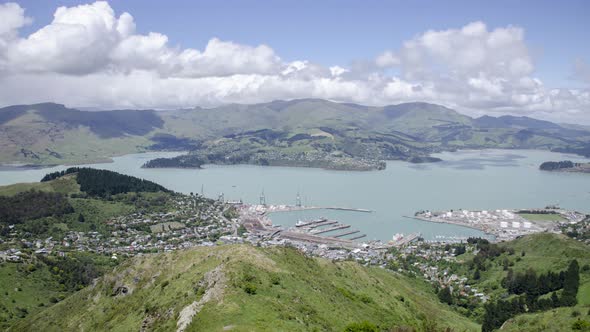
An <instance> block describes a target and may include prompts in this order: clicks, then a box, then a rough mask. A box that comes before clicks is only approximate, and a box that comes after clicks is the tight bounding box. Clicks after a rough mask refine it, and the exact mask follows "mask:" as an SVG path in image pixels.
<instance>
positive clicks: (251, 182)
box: [0, 150, 590, 240]
mask: <svg viewBox="0 0 590 332" xmlns="http://www.w3.org/2000/svg"><path fill="white" fill-rule="evenodd" d="M172 155H175V153H145V154H134V155H127V156H122V157H117V158H114V162H113V163H109V164H95V165H88V166H92V167H95V168H103V169H109V170H113V171H117V172H120V173H125V174H129V175H133V176H137V177H141V178H145V179H149V180H152V181H155V182H157V183H160V184H162V185H164V186H166V187H168V188H170V189H173V190H175V191H180V192H184V193H189V192H195V193H199V192H200V191H201V187H202V186H203V189H204V194H205V195H206V196H209V197H212V198H216V197H217V195H218V194H219V193H220V192H223V193H224V194H225V198H226V199H231V200H234V199H243V200H244V201H245V202H248V203H257V202H258V200H259V196H260V193H261V191H262V190H264V192H265V195H266V202H267V203H268V204H295V198H296V195H297V193H298V192H299V193H300V195H301V197H302V202H303V204H304V205H315V206H344V207H354V208H363V209H370V210H373V211H374V212H373V213H355V212H344V211H328V210H318V211H304V212H290V213H275V214H273V215H272V220H273V222H274V223H276V224H282V225H292V224H294V223H295V222H297V220H298V219H311V218H317V217H327V218H330V219H337V220H339V221H342V222H344V223H349V224H352V225H353V228H356V229H359V230H361V232H362V233H364V234H367V238H368V239H381V240H389V239H390V238H391V236H392V235H393V234H395V233H406V234H407V233H413V232H421V233H422V234H423V236H424V237H425V238H427V239H433V238H435V236H437V235H438V236H472V235H481V233H480V232H478V231H476V230H472V229H468V228H463V227H458V226H454V225H443V224H433V223H428V222H423V221H418V220H413V219H408V218H404V217H403V216H407V215H409V216H411V215H413V214H414V212H416V211H418V210H447V209H458V208H464V209H487V210H491V209H510V208H534V207H544V206H546V205H548V204H559V205H560V206H561V207H563V208H567V209H575V210H579V211H583V212H590V174H577V173H550V172H541V171H539V170H538V165H539V164H540V163H541V162H543V161H547V160H565V159H569V160H573V161H588V160H587V159H585V158H581V157H579V156H573V155H564V154H559V153H552V152H546V151H530V150H485V151H460V152H452V153H450V152H449V153H441V154H438V155H437V156H438V157H440V158H442V159H444V160H445V161H444V162H441V163H435V164H421V165H414V164H409V163H405V162H388V163H387V169H386V170H384V171H372V172H345V171H329V170H321V169H308V168H292V167H262V166H249V165H238V166H213V165H211V166H206V168H205V169H201V170H183V169H142V168H140V166H141V165H142V164H143V163H144V162H145V161H147V160H149V159H152V158H156V157H162V156H172ZM64 168H65V167H62V166H60V167H54V168H48V169H28V170H22V169H19V170H15V169H7V168H4V169H1V170H0V185H5V184H12V183H17V182H32V181H39V180H40V179H41V177H42V176H43V175H44V174H46V173H48V172H51V171H54V170H61V169H64Z"/></svg>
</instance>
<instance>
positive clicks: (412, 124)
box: [0, 99, 590, 165]
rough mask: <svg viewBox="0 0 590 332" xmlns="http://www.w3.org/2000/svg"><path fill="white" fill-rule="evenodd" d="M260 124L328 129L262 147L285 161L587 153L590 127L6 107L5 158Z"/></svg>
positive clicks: (298, 112) (364, 111)
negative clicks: (484, 152)
mask: <svg viewBox="0 0 590 332" xmlns="http://www.w3.org/2000/svg"><path fill="white" fill-rule="evenodd" d="M263 129H266V130H273V131H277V132H280V133H281V134H283V135H284V136H285V137H286V138H290V137H301V136H297V135H314V134H317V133H324V134H327V135H326V136H325V137H326V138H325V139H323V140H320V141H315V140H307V141H306V140H302V141H300V142H299V145H302V146H301V147H298V149H295V150H293V149H292V146H290V145H288V143H285V142H284V141H278V142H262V143H261V144H262V145H263V148H262V149H261V150H270V151H267V152H269V153H270V156H273V155H280V154H282V153H284V154H286V156H287V159H288V158H291V159H292V158H297V156H295V155H294V154H296V153H299V152H311V153H320V154H321V158H323V159H322V160H325V159H326V156H328V157H332V155H331V153H332V152H336V153H338V154H342V155H344V157H355V158H362V159H365V160H366V159H380V160H384V159H402V160H411V158H412V157H415V156H425V155H428V154H429V153H432V152H435V151H441V150H453V149H461V148H533V149H534V148H537V149H560V150H561V151H567V152H572V153H581V154H588V151H589V149H590V131H588V130H585V129H584V128H582V127H575V128H574V127H571V126H569V127H563V126H560V125H557V124H553V123H550V122H547V121H540V120H535V119H530V118H524V117H520V118H519V117H509V116H508V117H500V118H494V117H489V116H487V117H482V118H478V119H473V118H471V117H468V116H466V115H463V114H460V113H458V112H456V111H454V110H452V109H449V108H446V107H443V106H440V105H435V104H428V103H406V104H399V105H390V106H385V107H369V106H362V105H355V104H342V103H334V102H330V101H326V100H320V99H300V100H291V101H274V102H270V103H261V104H252V105H241V104H230V105H224V106H220V107H216V108H213V109H203V108H195V109H184V110H169V111H159V112H155V111H150V110H145V111H142V110H119V111H104V112H81V111H78V110H75V109H69V108H66V107H64V106H63V105H58V104H51V103H44V104H36V105H18V106H10V107H6V108H2V109H0V162H2V163H26V164H42V165H48V164H67V163H80V162H89V161H104V160H108V158H110V157H112V156H115V155H118V154H124V153H132V152H138V151H145V150H147V149H180V150H192V149H198V147H199V146H201V143H202V142H205V143H207V144H205V145H203V146H205V147H207V149H209V150H210V147H211V145H212V144H216V143H217V142H218V140H219V139H221V138H223V137H224V136H227V135H236V134H241V133H244V132H252V131H257V130H263ZM244 139H246V141H244ZM250 142H252V143H254V144H256V143H257V141H256V137H243V136H240V137H238V138H237V139H231V140H230V142H223V144H224V145H225V146H224V147H222V151H221V152H226V150H231V149H239V148H242V147H243V146H244V144H246V143H250ZM258 143H259V142H258ZM254 147H256V148H257V146H254ZM359 151H361V152H362V151H368V152H366V153H359ZM208 152H212V153H213V154H216V153H218V151H217V150H215V149H214V150H213V151H208ZM280 158H281V159H280V160H281V161H283V160H284V159H285V158H284V156H280ZM264 159H268V156H264ZM328 159H329V158H328ZM254 160H257V159H256V158H254ZM278 164H281V163H280V162H279V163H278Z"/></svg>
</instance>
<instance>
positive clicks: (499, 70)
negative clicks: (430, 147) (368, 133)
mask: <svg viewBox="0 0 590 332" xmlns="http://www.w3.org/2000/svg"><path fill="white" fill-rule="evenodd" d="M30 22H31V18H28V17H27V16H26V15H25V11H24V9H23V8H21V7H20V6H19V5H18V4H15V3H6V4H0V87H2V88H1V89H0V104H2V105H9V104H22V103H34V102H43V101H55V102H61V103H65V104H68V105H70V106H94V107H102V108H133V107H138V108H175V107H192V106H195V105H203V106H214V105H219V104H223V103H233V102H237V103H255V102H264V101H270V100H275V99H293V98H307V97H313V98H325V99H330V100H335V101H343V102H356V103H361V104H369V105H385V104H395V103H401V102H406V101H427V102H433V103H439V104H443V105H445V106H449V107H453V108H455V109H457V110H459V111H462V112H465V113H468V114H471V115H482V114H484V113H494V112H495V113H497V114H500V113H513V114H522V115H533V116H539V117H543V118H547V119H551V120H558V121H575V122H580V123H582V122H585V123H590V115H589V114H588V109H589V106H590V96H589V92H588V89H577V90H574V89H555V88H551V87H546V86H545V85H544V83H543V82H542V80H541V79H539V78H538V77H535V76H534V72H535V71H534V69H535V67H534V61H533V58H532V56H531V54H530V52H529V49H528V47H527V45H526V40H525V31H524V30H523V29H522V28H520V27H517V26H506V27H496V28H493V29H490V28H488V26H486V24H485V23H483V22H472V23H468V24H466V25H465V26H463V27H457V28H452V29H447V30H429V31H426V32H423V33H421V34H418V35H416V36H415V37H413V38H411V39H408V40H406V41H404V42H403V43H402V44H401V45H399V46H398V47H395V48H392V49H384V50H383V52H382V53H381V54H379V55H378V56H377V57H376V58H374V59H361V60H357V61H355V62H353V63H351V64H350V65H348V66H343V65H333V66H322V65H319V64H317V63H314V62H313V61H311V60H307V59H296V60H293V61H290V62H286V61H284V60H283V59H281V58H280V57H279V55H278V54H277V53H276V52H275V50H273V48H272V47H271V46H268V45H244V44H240V43H238V42H235V41H226V40H220V39H218V38H211V39H210V40H209V42H208V43H207V44H206V45H203V46H202V48H200V49H199V48H182V47H179V46H172V45H170V42H169V39H168V36H166V35H164V34H162V33H159V32H157V31H153V32H149V33H147V34H140V33H137V32H136V24H138V23H141V22H138V23H136V22H135V20H134V18H133V16H132V15H131V14H130V13H121V14H118V13H116V12H115V11H114V10H113V9H112V8H111V7H110V5H109V4H108V3H107V2H103V1H97V2H94V3H91V4H86V5H79V6H72V7H59V8H57V10H56V11H55V13H54V17H53V20H52V21H51V23H49V24H47V25H46V26H43V27H41V28H39V29H38V30H37V31H34V32H32V33H31V34H29V35H27V36H20V35H19V29H20V28H22V27H23V26H25V25H27V24H29V23H30ZM310 56H313V54H310ZM587 68H588V66H587V64H586V63H584V62H579V63H578V64H577V66H576V77H577V78H578V79H579V80H581V81H585V82H588V81H587V80H586V79H584V77H586V76H587V71H588V70H587Z"/></svg>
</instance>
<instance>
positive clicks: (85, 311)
mask: <svg viewBox="0 0 590 332" xmlns="http://www.w3.org/2000/svg"><path fill="white" fill-rule="evenodd" d="M429 287H430V286H427V285H425V284H424V283H423V282H422V281H420V280H419V279H407V278H405V277H401V276H398V275H396V274H394V273H392V272H390V271H386V270H383V269H379V268H365V267H362V266H360V265H358V264H356V263H353V262H341V263H333V262H331V261H328V260H324V259H312V258H307V257H305V256H303V255H302V254H300V253H298V252H297V251H296V250H294V249H289V248H271V249H261V248H255V247H252V246H247V245H240V246H221V247H213V248H198V249H193V250H186V251H176V252H171V253H166V254H157V255H144V256H139V257H136V258H134V259H132V260H130V261H128V262H126V263H124V264H123V265H122V266H119V267H118V268H117V269H116V270H115V271H113V273H111V274H109V275H108V276H106V277H104V278H102V279H100V280H99V281H98V282H97V283H96V285H95V286H94V287H88V288H86V289H84V290H82V291H80V292H78V293H76V294H74V295H73V296H71V297H69V298H68V299H66V300H65V301H63V302H61V303H58V304H57V305H55V306H53V307H51V308H49V309H47V310H45V311H43V312H41V313H40V314H38V315H36V316H34V317H31V318H29V319H27V320H26V321H23V322H21V323H20V324H19V325H17V326H14V327H13V328H12V330H14V331H20V330H38V331H64V330H84V331H137V330H140V329H146V330H160V331H172V330H175V329H176V328H177V327H179V326H180V327H186V330H187V331H221V330H224V329H225V330H232V331H254V330H261V331H313V330H327V331H342V330H343V329H344V328H345V327H346V326H347V325H348V324H350V323H352V322H360V321H369V322H372V323H374V324H377V325H378V326H380V327H382V328H391V327H395V326H412V327H416V328H418V329H422V328H423V327H424V326H425V324H426V325H428V326H435V325H436V326H438V327H453V328H454V330H455V331H463V330H467V331H475V330H478V329H479V326H478V325H477V324H475V323H473V322H471V321H469V320H467V319H466V318H464V317H462V316H460V315H458V314H457V313H455V312H453V311H451V310H450V309H449V308H448V307H447V306H446V305H443V304H440V303H439V302H438V300H437V299H436V297H435V296H434V294H433V292H432V290H431V289H429ZM125 292H126V293H125ZM191 304H193V305H192V306H191Z"/></svg>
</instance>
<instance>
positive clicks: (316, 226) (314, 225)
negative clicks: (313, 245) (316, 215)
mask: <svg viewBox="0 0 590 332" xmlns="http://www.w3.org/2000/svg"><path fill="white" fill-rule="evenodd" d="M337 223H338V222H337V221H336V220H326V221H322V222H318V223H315V224H313V225H310V226H309V228H312V229H313V228H318V227H322V226H328V225H334V224H337Z"/></svg>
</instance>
